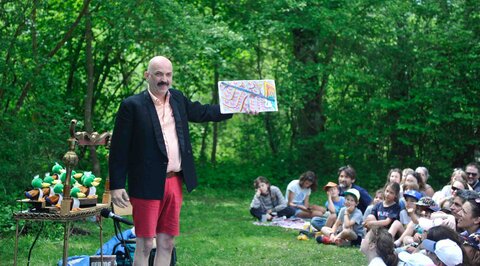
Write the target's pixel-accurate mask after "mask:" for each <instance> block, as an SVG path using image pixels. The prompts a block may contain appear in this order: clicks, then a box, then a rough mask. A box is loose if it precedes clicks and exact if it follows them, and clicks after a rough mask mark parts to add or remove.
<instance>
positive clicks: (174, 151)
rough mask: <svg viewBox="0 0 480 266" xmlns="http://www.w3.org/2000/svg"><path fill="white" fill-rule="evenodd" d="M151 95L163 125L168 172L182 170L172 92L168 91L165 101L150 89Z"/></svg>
mask: <svg viewBox="0 0 480 266" xmlns="http://www.w3.org/2000/svg"><path fill="white" fill-rule="evenodd" d="M148 93H149V94H150V97H152V100H153V104H154V105H155V110H156V111H157V116H158V120H159V121H160V126H161V127H162V134H163V141H164V142H165V148H166V149H167V156H168V165H167V173H168V172H180V171H181V170H182V159H181V157H180V149H179V147H178V136H177V130H176V128H175V119H174V117H173V110H172V106H171V105H170V92H167V96H166V97H165V102H162V101H161V100H160V99H158V98H157V97H155V95H153V94H152V93H151V92H150V89H149V90H148Z"/></svg>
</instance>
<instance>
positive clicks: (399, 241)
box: [395, 222, 415, 246]
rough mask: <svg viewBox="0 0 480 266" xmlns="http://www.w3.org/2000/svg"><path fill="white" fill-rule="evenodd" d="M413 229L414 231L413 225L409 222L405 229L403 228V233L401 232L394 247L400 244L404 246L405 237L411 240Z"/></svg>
mask: <svg viewBox="0 0 480 266" xmlns="http://www.w3.org/2000/svg"><path fill="white" fill-rule="evenodd" d="M414 229H415V224H414V223H413V222H409V223H408V225H407V228H405V231H403V234H402V235H401V236H400V237H399V238H398V239H397V240H396V241H395V246H401V245H402V242H403V244H404V245H406V243H405V240H406V238H407V237H410V238H411V236H412V235H413V232H414ZM410 243H411V241H410Z"/></svg>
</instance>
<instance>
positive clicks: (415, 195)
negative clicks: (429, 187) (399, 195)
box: [403, 190, 422, 201]
mask: <svg viewBox="0 0 480 266" xmlns="http://www.w3.org/2000/svg"><path fill="white" fill-rule="evenodd" d="M403 197H410V198H414V199H416V200H417V201H419V200H420V198H422V193H420V192H418V191H416V190H407V191H404V192H403Z"/></svg>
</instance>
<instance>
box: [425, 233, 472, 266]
mask: <svg viewBox="0 0 480 266" xmlns="http://www.w3.org/2000/svg"><path fill="white" fill-rule="evenodd" d="M422 245H423V247H424V248H425V249H426V250H428V251H430V252H432V253H435V255H437V257H438V258H439V259H440V260H441V261H442V262H443V263H444V264H445V265H447V266H455V265H458V264H460V263H462V262H463V253H462V249H461V248H460V247H459V246H458V245H457V243H455V242H453V241H452V240H450V239H442V240H439V241H437V242H435V241H432V240H430V239H425V240H423V242H422Z"/></svg>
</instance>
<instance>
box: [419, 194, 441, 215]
mask: <svg viewBox="0 0 480 266" xmlns="http://www.w3.org/2000/svg"><path fill="white" fill-rule="evenodd" d="M416 204H417V206H424V207H427V208H428V209H430V210H431V211H433V212H436V211H439V210H440V207H438V205H437V203H435V201H433V199H432V198H430V197H423V198H421V199H420V200H419V201H418V202H417V203H416Z"/></svg>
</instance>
